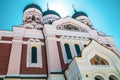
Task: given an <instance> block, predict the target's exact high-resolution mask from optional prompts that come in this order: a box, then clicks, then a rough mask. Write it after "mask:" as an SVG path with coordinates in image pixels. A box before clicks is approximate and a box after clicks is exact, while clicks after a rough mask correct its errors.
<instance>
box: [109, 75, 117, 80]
mask: <svg viewBox="0 0 120 80" xmlns="http://www.w3.org/2000/svg"><path fill="white" fill-rule="evenodd" d="M109 80H118V78H117V77H116V76H114V75H111V76H109Z"/></svg>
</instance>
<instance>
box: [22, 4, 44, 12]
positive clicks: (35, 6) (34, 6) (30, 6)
mask: <svg viewBox="0 0 120 80" xmlns="http://www.w3.org/2000/svg"><path fill="white" fill-rule="evenodd" d="M29 8H36V9H38V10H40V11H41V12H42V9H41V8H40V6H38V5H37V4H28V5H27V6H26V7H25V8H24V10H23V12H24V11H25V10H27V9H29Z"/></svg>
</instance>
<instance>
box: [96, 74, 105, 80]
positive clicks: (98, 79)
mask: <svg viewBox="0 0 120 80" xmlns="http://www.w3.org/2000/svg"><path fill="white" fill-rule="evenodd" d="M95 80H104V78H103V77H101V76H99V75H97V76H96V77H95Z"/></svg>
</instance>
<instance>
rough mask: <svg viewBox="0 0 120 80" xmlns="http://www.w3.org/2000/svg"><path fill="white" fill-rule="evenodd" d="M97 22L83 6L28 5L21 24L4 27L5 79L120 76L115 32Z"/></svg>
mask: <svg viewBox="0 0 120 80" xmlns="http://www.w3.org/2000/svg"><path fill="white" fill-rule="evenodd" d="M93 26H94V25H92V23H91V21H90V20H89V17H88V15H87V14H86V13H84V12H82V11H76V10H75V9H74V14H73V15H72V16H67V17H64V18H61V16H60V15H59V14H58V13H57V12H56V11H54V10H50V9H49V8H48V9H47V10H46V11H44V12H42V9H41V8H40V6H38V5H37V4H28V5H27V6H26V7H25V8H24V10H23V16H22V23H21V25H19V26H13V29H12V30H11V31H5V30H0V80H120V53H119V51H118V49H117V48H116V46H115V44H114V41H113V37H111V36H108V35H106V34H105V33H103V32H98V31H97V30H96V29H94V27H93Z"/></svg>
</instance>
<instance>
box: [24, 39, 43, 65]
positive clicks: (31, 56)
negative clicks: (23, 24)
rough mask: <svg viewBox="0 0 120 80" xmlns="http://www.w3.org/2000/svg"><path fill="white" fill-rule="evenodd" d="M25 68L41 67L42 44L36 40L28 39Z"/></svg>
mask: <svg viewBox="0 0 120 80" xmlns="http://www.w3.org/2000/svg"><path fill="white" fill-rule="evenodd" d="M26 60H27V61H26V62H27V63H26V66H27V67H42V43H41V42H40V41H39V40H38V39H30V40H29V41H28V45H27V58H26Z"/></svg>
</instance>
